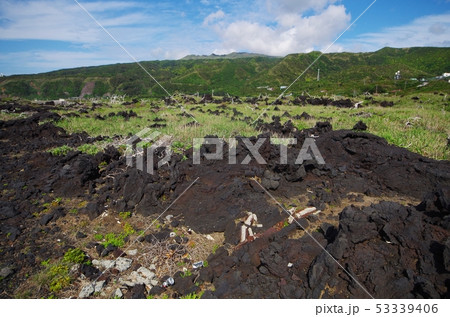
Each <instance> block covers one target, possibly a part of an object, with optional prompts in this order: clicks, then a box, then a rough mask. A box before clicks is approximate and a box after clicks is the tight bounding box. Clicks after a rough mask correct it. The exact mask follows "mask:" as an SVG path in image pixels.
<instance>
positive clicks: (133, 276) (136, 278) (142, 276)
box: [119, 266, 158, 288]
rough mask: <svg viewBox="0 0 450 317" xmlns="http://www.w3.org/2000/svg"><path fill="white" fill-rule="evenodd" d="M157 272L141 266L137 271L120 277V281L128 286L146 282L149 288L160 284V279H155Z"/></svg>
mask: <svg viewBox="0 0 450 317" xmlns="http://www.w3.org/2000/svg"><path fill="white" fill-rule="evenodd" d="M155 276H156V274H155V273H153V272H152V271H150V270H149V269H147V268H146V267H143V266H141V267H140V268H139V269H138V270H137V271H133V272H131V273H130V275H129V276H127V277H124V278H120V279H119V283H120V284H122V285H126V286H128V287H133V286H135V285H138V284H145V286H147V287H148V288H152V287H153V286H155V285H158V281H156V280H154V277H155Z"/></svg>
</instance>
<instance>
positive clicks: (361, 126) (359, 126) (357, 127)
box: [353, 121, 367, 131]
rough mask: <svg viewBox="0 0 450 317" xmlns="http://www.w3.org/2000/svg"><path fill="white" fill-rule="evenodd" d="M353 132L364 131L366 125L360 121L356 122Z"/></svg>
mask: <svg viewBox="0 0 450 317" xmlns="http://www.w3.org/2000/svg"><path fill="white" fill-rule="evenodd" d="M353 130H359V131H366V130H367V124H365V123H364V122H362V121H358V122H357V123H356V124H355V125H354V126H353Z"/></svg>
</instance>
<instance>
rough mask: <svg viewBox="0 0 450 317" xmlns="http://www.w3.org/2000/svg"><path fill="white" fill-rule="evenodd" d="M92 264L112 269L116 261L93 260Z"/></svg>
mask: <svg viewBox="0 0 450 317" xmlns="http://www.w3.org/2000/svg"><path fill="white" fill-rule="evenodd" d="M92 265H93V266H95V267H98V268H101V269H112V268H113V267H114V261H112V260H101V261H99V260H92Z"/></svg>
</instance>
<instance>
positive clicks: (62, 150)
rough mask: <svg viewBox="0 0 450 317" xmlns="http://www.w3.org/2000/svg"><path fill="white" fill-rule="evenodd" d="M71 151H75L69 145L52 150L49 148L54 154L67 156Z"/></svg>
mask: <svg viewBox="0 0 450 317" xmlns="http://www.w3.org/2000/svg"><path fill="white" fill-rule="evenodd" d="M70 151H73V149H72V148H71V147H70V146H68V145H63V146H60V147H57V148H54V149H51V150H48V152H50V153H51V154H52V155H53V156H65V155H67V153H69V152H70Z"/></svg>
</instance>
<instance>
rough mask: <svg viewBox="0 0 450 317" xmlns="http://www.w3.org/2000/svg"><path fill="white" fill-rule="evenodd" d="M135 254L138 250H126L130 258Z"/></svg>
mask: <svg viewBox="0 0 450 317" xmlns="http://www.w3.org/2000/svg"><path fill="white" fill-rule="evenodd" d="M137 253H138V250H137V249H134V250H128V251H127V254H128V255H131V256H135V255H136V254H137Z"/></svg>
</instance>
